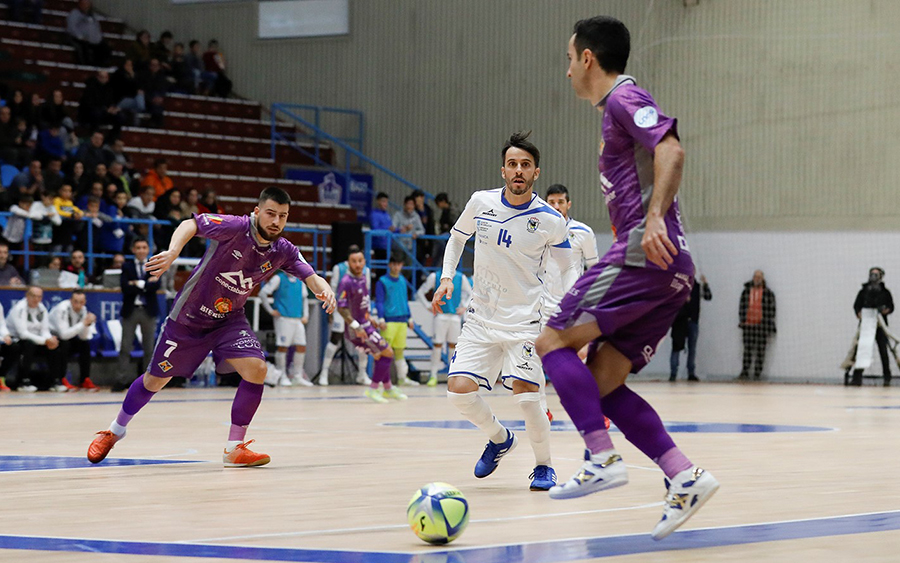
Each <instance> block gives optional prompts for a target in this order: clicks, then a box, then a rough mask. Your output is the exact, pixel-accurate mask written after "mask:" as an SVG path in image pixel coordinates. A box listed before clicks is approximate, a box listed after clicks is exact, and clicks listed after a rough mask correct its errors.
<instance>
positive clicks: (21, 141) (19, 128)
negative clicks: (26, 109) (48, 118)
mask: <svg viewBox="0 0 900 563" xmlns="http://www.w3.org/2000/svg"><path fill="white" fill-rule="evenodd" d="M14 121H15V122H16V140H15V143H16V145H18V146H20V147H24V148H25V150H26V151H27V154H28V155H29V156H28V158H34V156H35V149H36V148H37V131H35V130H34V128H33V127H30V126H29V125H28V120H26V119H25V118H24V117H17V118H16V119H15V120H14Z"/></svg>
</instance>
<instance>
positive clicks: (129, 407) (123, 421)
mask: <svg viewBox="0 0 900 563" xmlns="http://www.w3.org/2000/svg"><path fill="white" fill-rule="evenodd" d="M145 377H153V376H152V375H151V376H148V375H142V376H140V377H139V378H137V379H135V380H134V381H133V382H132V383H131V387H129V388H128V393H126V394H125V400H124V401H122V408H121V409H119V415H118V416H116V423H117V424H119V425H121V426H128V423H129V422H131V419H132V418H134V415H136V414H137V413H138V411H139V410H141V409H142V408H144V405H146V404H147V403H149V402H150V399H152V398H153V395H156V392H155V391H148V390H147V388H146V387H144V378H145Z"/></svg>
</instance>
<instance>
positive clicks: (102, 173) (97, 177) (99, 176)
mask: <svg viewBox="0 0 900 563" xmlns="http://www.w3.org/2000/svg"><path fill="white" fill-rule="evenodd" d="M88 182H90V188H89V189H88V191H87V192H83V193H82V194H81V195H84V193H91V194H93V195H95V196H97V197H100V196H102V195H103V186H105V185H106V184H108V183H109V169H108V168H107V167H106V163H104V162H98V163H97V164H96V166H94V170H93V173H92V174H91V176H90V179H89V180H88ZM94 184H100V191H99V192H96V191H95V188H94Z"/></svg>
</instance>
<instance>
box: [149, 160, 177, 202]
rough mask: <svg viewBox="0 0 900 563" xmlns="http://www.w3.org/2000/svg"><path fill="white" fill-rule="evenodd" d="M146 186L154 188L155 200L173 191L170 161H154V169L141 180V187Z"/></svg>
mask: <svg viewBox="0 0 900 563" xmlns="http://www.w3.org/2000/svg"><path fill="white" fill-rule="evenodd" d="M144 186H150V187H152V188H153V199H157V198H159V197H160V196H161V195H163V194H164V193H166V192H167V191H169V190H171V189H172V187H173V186H174V184H173V182H172V178H170V177H169V161H168V160H166V159H165V158H157V159H156V160H154V161H153V169H152V170H149V171H148V172H147V175H146V176H144V179H143V180H141V187H144ZM179 195H181V194H179Z"/></svg>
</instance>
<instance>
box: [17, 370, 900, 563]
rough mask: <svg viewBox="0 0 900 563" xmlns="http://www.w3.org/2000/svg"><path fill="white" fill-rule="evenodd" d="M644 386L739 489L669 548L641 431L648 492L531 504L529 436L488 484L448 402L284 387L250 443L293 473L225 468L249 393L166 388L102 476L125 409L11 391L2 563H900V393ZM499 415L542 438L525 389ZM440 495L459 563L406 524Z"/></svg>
mask: <svg viewBox="0 0 900 563" xmlns="http://www.w3.org/2000/svg"><path fill="white" fill-rule="evenodd" d="M633 388H634V389H635V390H636V391H637V392H638V393H640V394H641V395H643V396H644V397H645V398H646V399H647V400H648V401H650V403H651V404H653V405H654V406H655V407H656V408H657V410H658V411H659V412H660V414H661V416H662V418H663V420H664V421H665V422H666V423H667V424H668V425H669V426H670V429H671V430H672V432H673V437H674V439H675V441H676V443H677V444H678V445H679V446H680V447H681V449H682V450H683V451H684V452H685V453H687V455H688V456H689V457H691V458H692V460H693V461H694V462H695V463H698V464H700V465H701V466H703V467H705V468H707V469H709V470H710V471H712V472H713V473H714V474H715V476H716V477H717V478H718V479H719V481H720V482H721V484H722V487H721V489H720V490H719V492H718V494H717V495H716V496H715V497H714V498H713V499H712V500H711V501H710V502H709V503H708V504H707V505H706V507H704V508H703V510H701V511H700V512H699V513H698V514H697V516H696V517H695V518H694V519H693V520H691V521H690V522H688V524H687V525H685V526H684V527H683V528H682V530H681V531H679V532H677V533H675V534H674V535H673V536H671V537H670V538H668V539H666V540H663V541H661V542H653V541H652V540H651V539H650V538H649V532H650V530H651V529H652V528H653V526H654V524H655V523H656V521H657V520H658V518H659V516H660V514H661V500H662V497H663V494H664V489H663V482H662V480H663V479H662V474H661V472H659V471H658V470H657V469H656V467H655V466H654V465H653V464H652V463H651V462H650V461H649V460H648V459H646V458H644V457H643V455H642V454H641V453H640V452H638V451H637V450H636V449H635V448H633V447H632V446H631V445H630V444H628V443H627V442H626V441H625V440H624V439H623V437H622V435H621V434H619V433H614V434H613V440H614V442H615V443H616V445H617V446H618V447H619V450H620V452H621V453H622V454H623V457H624V458H625V461H626V463H627V464H628V465H629V468H630V469H629V472H630V473H629V476H630V483H629V484H628V486H626V487H622V488H619V489H616V490H613V491H607V492H602V493H598V494H595V495H592V496H589V497H585V498H581V499H575V500H568V501H555V500H551V499H549V498H548V496H547V495H546V494H545V493H535V492H530V491H529V490H528V484H529V479H528V475H529V473H530V472H531V469H532V465H533V457H532V454H531V451H530V447H529V445H528V440H527V438H526V437H525V434H524V430H521V431H520V432H521V435H520V438H521V439H520V442H519V447H518V448H517V449H516V450H515V451H514V452H513V453H511V454H510V455H509V456H508V457H506V458H505V459H504V460H503V462H502V463H501V465H500V467H499V469H498V470H497V471H496V472H495V473H494V474H493V475H491V476H490V477H488V478H486V479H483V480H479V479H476V478H475V477H474V476H473V475H472V469H473V466H474V464H475V461H476V459H477V458H478V456H479V455H480V454H481V451H482V449H483V447H484V441H485V439H484V438H483V437H482V436H481V434H480V433H479V432H478V431H477V430H474V429H465V428H459V427H458V426H460V424H459V423H460V419H459V416H458V414H457V413H456V412H455V410H454V409H453V407H452V406H451V405H450V404H449V403H448V402H447V401H446V399H445V390H446V388H445V387H438V388H437V389H428V388H425V387H419V388H414V389H411V390H408V392H409V394H410V399H409V401H407V402H403V403H392V404H388V405H378V404H373V403H370V402H368V401H367V400H366V399H364V398H362V396H361V393H362V390H363V389H362V388H361V387H349V386H344V387H342V386H332V387H329V388H326V389H322V388H313V389H267V390H266V393H265V395H264V397H263V403H262V405H261V407H260V410H259V412H258V414H257V417H256V419H255V420H254V423H253V425H252V426H251V428H250V432H249V434H248V437H250V438H254V439H256V440H257V442H256V443H255V444H254V446H258V450H259V451H264V452H266V453H268V454H270V455H271V456H272V463H271V464H269V465H268V466H265V467H260V468H250V469H224V468H223V467H222V465H221V455H220V454H221V451H222V447H223V444H224V439H225V436H226V433H227V429H228V421H229V412H230V406H231V398H232V396H233V391H234V390H233V389H214V390H203V389H172V390H165V391H163V392H162V393H160V394H159V395H158V396H157V397H156V398H155V399H154V400H153V401H152V402H151V403H150V404H149V405H148V406H147V407H146V408H145V409H144V410H143V411H142V412H141V413H140V414H139V415H138V416H137V417H136V418H135V419H134V421H132V423H131V424H130V425H129V434H128V436H127V438H126V439H125V440H123V441H122V442H120V443H119V444H118V445H117V446H116V448H115V449H114V450H113V451H112V453H111V455H110V458H108V460H107V462H104V463H103V464H100V465H98V466H92V467H87V466H86V465H87V463H86V461H85V460H84V455H85V451H86V449H87V446H88V443H89V442H90V440H91V439H92V435H93V433H94V432H95V431H98V430H102V429H106V428H107V426H108V424H109V422H110V420H111V419H112V418H113V416H114V415H115V413H116V412H117V410H118V408H119V404H120V402H121V400H122V397H123V396H122V395H113V394H110V393H108V392H99V393H84V392H79V393H71V394H47V393H42V394H31V395H28V394H21V393H14V394H3V395H0V420H2V423H3V425H2V427H3V432H2V433H0V446H2V451H0V561H48V562H70V561H71V562H82V561H85V562H95V561H96V562H107V561H109V562H114V561H115V562H119V561H122V562H126V563H130V562H135V563H137V562H144V561H147V562H151V561H192V562H193V561H222V560H250V561H272V560H277V561H308V562H333V563H393V562H398V563H400V562H402V563H444V562H449V563H500V562H522V563H556V562H576V561H596V560H603V561H607V560H609V561H623V562H624V561H629V562H632V561H635V562H636V561H679V562H681V561H684V562H687V561H692V562H693V561H848V560H853V561H854V562H858V561H900V479H898V477H897V476H898V467H900V454H898V450H897V444H898V441H900V437H898V431H900V389H893V388H891V389H884V388H881V387H874V386H872V387H864V388H861V389H858V388H844V387H839V386H815V385H765V384H761V385H739V384H724V383H718V384H711V383H700V384H688V383H681V382H679V383H677V384H669V383H658V382H638V383H634V384H633ZM549 399H550V405H551V409H552V410H553V412H554V413H555V415H556V421H555V422H554V425H555V428H554V429H555V430H557V431H555V432H554V433H553V434H552V448H553V458H554V465H555V467H556V469H557V472H558V473H559V476H560V478H561V479H567V478H568V477H569V476H570V475H571V474H572V473H573V472H574V471H575V469H576V468H577V467H578V466H579V465H580V457H581V454H582V443H581V441H580V439H579V437H578V434H577V432H575V431H574V430H572V429H571V425H570V424H569V423H568V419H567V417H566V416H565V413H564V411H563V410H562V408H561V407H560V406H559V401H558V399H557V398H556V396H555V395H554V394H552V390H551V396H550V398H549ZM488 400H489V401H490V403H491V405H492V406H493V408H494V410H495V413H496V414H497V416H498V418H500V419H501V420H509V421H518V424H520V425H521V416H520V414H519V412H518V408H517V407H516V406H515V404H514V403H513V401H512V399H511V398H510V396H509V395H507V394H506V392H504V391H500V392H495V393H493V394H490V395H489V399H488ZM134 460H143V461H134ZM163 462H165V463H163ZM125 463H130V464H131V465H123V464H125ZM116 464H118V465H116ZM431 481H446V482H448V483H452V484H454V485H455V486H457V487H458V488H460V489H461V490H462V491H463V492H464V493H465V495H466V496H467V498H468V500H469V502H470V506H471V522H470V524H469V527H468V529H467V530H466V531H465V533H464V534H463V535H462V537H461V538H460V539H459V540H457V541H456V542H454V543H453V544H451V545H450V546H447V547H444V548H436V547H430V546H427V545H426V544H424V543H422V542H420V540H418V539H417V538H416V537H415V536H414V535H413V534H412V532H411V531H410V530H409V529H408V527H407V526H406V523H405V522H406V518H405V509H406V503H407V502H408V500H409V498H410V496H411V495H412V493H413V491H414V490H415V489H416V488H418V487H419V486H421V485H423V484H425V483H428V482H431Z"/></svg>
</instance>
